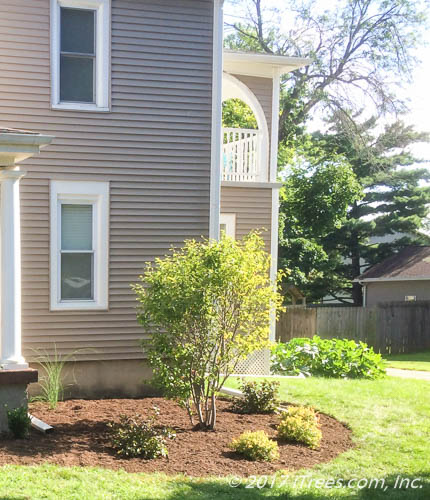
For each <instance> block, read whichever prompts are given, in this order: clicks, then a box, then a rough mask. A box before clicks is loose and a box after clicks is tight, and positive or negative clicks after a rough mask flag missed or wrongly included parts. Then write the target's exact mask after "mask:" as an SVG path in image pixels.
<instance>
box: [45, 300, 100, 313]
mask: <svg viewBox="0 0 430 500" xmlns="http://www.w3.org/2000/svg"><path fill="white" fill-rule="evenodd" d="M50 310H51V311H108V306H107V305H105V304H97V303H96V302H92V301H88V302H58V303H57V304H55V305H51V307H50Z"/></svg>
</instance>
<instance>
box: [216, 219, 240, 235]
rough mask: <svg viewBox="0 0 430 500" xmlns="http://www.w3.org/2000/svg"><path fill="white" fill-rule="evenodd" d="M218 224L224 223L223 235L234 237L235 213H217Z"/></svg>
mask: <svg viewBox="0 0 430 500" xmlns="http://www.w3.org/2000/svg"><path fill="white" fill-rule="evenodd" d="M219 224H220V227H221V224H225V235H226V236H229V237H230V238H236V214H219Z"/></svg>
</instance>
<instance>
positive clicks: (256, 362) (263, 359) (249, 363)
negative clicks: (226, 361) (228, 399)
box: [236, 349, 270, 375]
mask: <svg viewBox="0 0 430 500" xmlns="http://www.w3.org/2000/svg"><path fill="white" fill-rule="evenodd" d="M236 373H237V374H241V375H270V351H269V350H268V349H264V350H262V351H256V352H254V353H252V354H251V355H250V356H249V357H248V358H246V359H245V360H243V361H240V362H239V364H238V365H237V368H236Z"/></svg>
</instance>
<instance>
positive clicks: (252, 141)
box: [222, 128, 262, 182]
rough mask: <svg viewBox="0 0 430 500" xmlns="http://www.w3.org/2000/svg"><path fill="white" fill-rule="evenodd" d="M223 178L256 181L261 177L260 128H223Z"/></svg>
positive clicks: (224, 179)
mask: <svg viewBox="0 0 430 500" xmlns="http://www.w3.org/2000/svg"><path fill="white" fill-rule="evenodd" d="M223 137H224V139H223V154H222V180H223V181H242V182H243V181H245V182H256V181H259V180H260V179H261V147H262V146H261V142H262V135H261V132H260V131H259V130H252V129H245V128H223Z"/></svg>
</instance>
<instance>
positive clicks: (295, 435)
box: [278, 406, 322, 449]
mask: <svg viewBox="0 0 430 500" xmlns="http://www.w3.org/2000/svg"><path fill="white" fill-rule="evenodd" d="M278 437H279V439H282V440H285V441H291V442H293V443H303V444H305V445H307V446H309V447H310V448H313V449H315V448H318V447H319V445H320V443H321V438H322V434H321V430H320V428H319V421H318V416H317V414H316V412H315V410H314V409H313V408H307V407H304V406H292V407H290V408H289V409H288V411H286V412H285V413H284V414H283V415H282V417H281V422H280V423H279V425H278Z"/></svg>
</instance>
